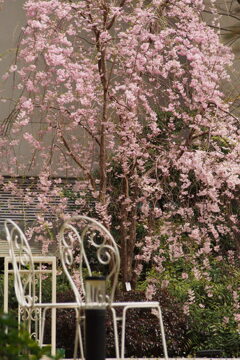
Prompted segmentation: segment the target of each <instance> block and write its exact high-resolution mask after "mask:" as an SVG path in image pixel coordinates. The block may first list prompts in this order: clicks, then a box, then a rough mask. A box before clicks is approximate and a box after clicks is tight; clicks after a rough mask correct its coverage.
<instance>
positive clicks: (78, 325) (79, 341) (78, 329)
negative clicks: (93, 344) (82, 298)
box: [73, 310, 84, 360]
mask: <svg viewBox="0 0 240 360" xmlns="http://www.w3.org/2000/svg"><path fill="white" fill-rule="evenodd" d="M78 345H79V348H80V356H81V359H84V350H83V339H82V332H81V315H80V312H79V310H76V331H75V341H74V353H73V359H74V360H77V353H78Z"/></svg>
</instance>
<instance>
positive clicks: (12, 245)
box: [4, 219, 36, 308]
mask: <svg viewBox="0 0 240 360" xmlns="http://www.w3.org/2000/svg"><path fill="white" fill-rule="evenodd" d="M4 227H5V231H6V236H7V241H8V244H9V255H10V259H11V262H12V265H13V273H14V290H15V294H16V297H17V300H18V303H19V305H20V306H22V307H28V308H29V307H32V306H33V305H34V302H35V299H36V295H35V284H36V281H35V273H34V263H33V259H32V252H31V248H30V246H29V244H28V241H27V239H26V237H25V235H24V233H23V232H22V230H21V229H20V227H19V226H18V225H17V224H16V223H15V222H14V221H12V220H10V219H6V220H5V222H4Z"/></svg>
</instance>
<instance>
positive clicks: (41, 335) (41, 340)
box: [39, 308, 48, 347]
mask: <svg viewBox="0 0 240 360" xmlns="http://www.w3.org/2000/svg"><path fill="white" fill-rule="evenodd" d="M47 310H48V308H44V309H43V312H42V319H41V334H40V339H39V345H40V347H42V346H43V340H44V329H45V321H46V312H47Z"/></svg>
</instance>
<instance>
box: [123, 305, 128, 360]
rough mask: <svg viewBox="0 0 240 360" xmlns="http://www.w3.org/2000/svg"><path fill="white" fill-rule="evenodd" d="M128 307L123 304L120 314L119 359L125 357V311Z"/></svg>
mask: <svg viewBox="0 0 240 360" xmlns="http://www.w3.org/2000/svg"><path fill="white" fill-rule="evenodd" d="M128 309H129V307H128V306H125V307H124V309H123V314H122V341H121V359H124V357H125V332H126V313H127V310H128Z"/></svg>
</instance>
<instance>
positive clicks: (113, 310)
mask: <svg viewBox="0 0 240 360" xmlns="http://www.w3.org/2000/svg"><path fill="white" fill-rule="evenodd" d="M111 310H112V316H113V331H114V342H115V352H116V358H117V359H119V341H118V329H117V315H116V310H115V309H114V308H112V307H111Z"/></svg>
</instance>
